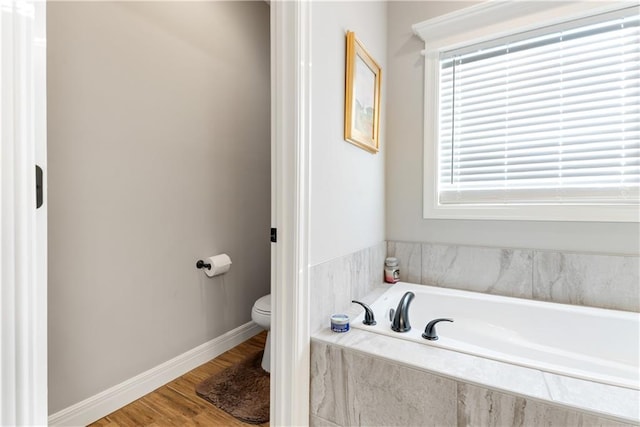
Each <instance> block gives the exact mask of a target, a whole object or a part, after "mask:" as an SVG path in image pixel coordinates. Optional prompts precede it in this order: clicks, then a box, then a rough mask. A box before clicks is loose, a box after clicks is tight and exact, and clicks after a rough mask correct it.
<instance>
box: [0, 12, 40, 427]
mask: <svg viewBox="0 0 640 427" xmlns="http://www.w3.org/2000/svg"><path fill="white" fill-rule="evenodd" d="M0 15H1V16H0V18H1V21H2V22H1V24H0V55H1V56H2V61H1V63H2V64H3V69H2V70H1V72H0V99H2V102H1V103H0V208H1V209H0V242H1V245H0V279H1V280H0V281H1V286H0V313H2V316H1V317H0V386H1V387H0V397H1V399H0V425H46V423H47V410H48V409H47V274H46V273H47V263H46V251H47V229H46V225H47V211H46V206H47V199H46V192H45V197H44V204H43V206H42V207H41V208H40V209H38V210H36V206H35V204H36V191H35V175H36V172H35V165H36V163H38V164H39V165H40V166H41V167H42V169H43V171H44V177H43V180H44V185H45V187H44V188H45V190H46V185H47V182H46V129H47V127H46V47H45V37H46V3H45V2H40V1H37V0H27V1H24V2H13V1H10V0H9V1H7V0H0Z"/></svg>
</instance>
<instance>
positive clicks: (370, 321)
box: [351, 300, 376, 326]
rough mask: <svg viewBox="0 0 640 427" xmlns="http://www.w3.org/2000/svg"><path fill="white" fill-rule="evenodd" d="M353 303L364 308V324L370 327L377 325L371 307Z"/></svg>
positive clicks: (358, 302) (356, 302) (361, 303)
mask: <svg viewBox="0 0 640 427" xmlns="http://www.w3.org/2000/svg"><path fill="white" fill-rule="evenodd" d="M351 302H352V303H355V304H360V305H361V306H362V308H364V320H363V321H362V323H363V324H365V325H369V326H374V325H375V324H376V319H375V317H374V316H373V310H371V307H369V306H368V305H367V304H365V303H363V302H360V301H356V300H353V301H351Z"/></svg>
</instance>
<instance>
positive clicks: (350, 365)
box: [311, 342, 456, 426]
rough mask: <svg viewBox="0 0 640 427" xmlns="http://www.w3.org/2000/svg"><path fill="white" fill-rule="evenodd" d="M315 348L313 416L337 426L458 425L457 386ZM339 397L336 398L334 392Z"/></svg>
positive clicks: (367, 358)
mask: <svg viewBox="0 0 640 427" xmlns="http://www.w3.org/2000/svg"><path fill="white" fill-rule="evenodd" d="M326 347H333V346H329V345H326V344H323V343H318V342H313V343H312V347H311V359H312V368H313V367H316V366H318V367H319V366H325V365H324V363H323V362H317V359H319V358H325V357H329V358H330V359H329V361H328V362H326V365H328V366H330V369H328V370H324V369H317V370H316V369H312V379H311V382H312V391H313V393H312V398H311V410H312V415H317V416H319V417H322V418H324V419H327V420H329V421H331V422H335V423H336V424H338V425H344V426H352V425H362V426H380V425H384V426H429V425H432V426H443V425H454V424H455V393H456V390H455V381H452V380H449V379H446V378H443V377H439V376H437V375H432V374H429V373H427V372H424V371H420V370H415V369H408V368H406V367H402V366H399V365H396V364H393V363H389V362H388V361H384V360H381V359H378V358H375V357H371V356H368V355H364V354H362V353H359V352H353V351H348V350H345V349H341V348H338V347H334V348H335V349H337V350H335V351H334V350H327V349H326ZM334 391H336V392H337V396H333V395H332V394H333V392H334Z"/></svg>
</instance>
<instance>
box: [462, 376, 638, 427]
mask: <svg viewBox="0 0 640 427" xmlns="http://www.w3.org/2000/svg"><path fill="white" fill-rule="evenodd" d="M457 391H458V395H457V400H458V406H457V416H458V426H514V427H516V426H523V427H524V426H540V425H547V426H611V427H614V426H615V427H618V426H624V425H628V424H624V423H620V422H617V421H613V420H610V419H607V418H602V417H596V416H593V415H590V414H586V413H584V412H580V411H574V410H569V409H565V408H560V407H557V406H553V405H549V404H545V403H541V402H536V401H535V400H530V399H525V398H524V397H519V396H514V395H511V394H506V393H500V392H497V391H492V390H489V389H486V388H483V387H478V386H474V385H471V384H466V383H458V388H457Z"/></svg>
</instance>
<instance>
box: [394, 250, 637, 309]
mask: <svg viewBox="0 0 640 427" xmlns="http://www.w3.org/2000/svg"><path fill="white" fill-rule="evenodd" d="M387 256H395V257H397V258H398V260H399V265H400V280H402V281H406V282H411V283H420V284H423V285H434V286H441V287H446V288H455V289H464V290H469V291H475V292H485V293H490V294H496V295H505V296H511V297H517V298H529V299H537V300H542V301H551V302H558V303H564V304H577V305H587V306H591V307H600V308H608V309H614V310H626V311H635V312H640V257H638V256H631V255H626V256H625V255H598V254H579V253H567V252H554V251H541V250H533V249H503V248H490V247H477V246H458V245H447V244H438V243H412V242H397V241H389V242H387Z"/></svg>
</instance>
